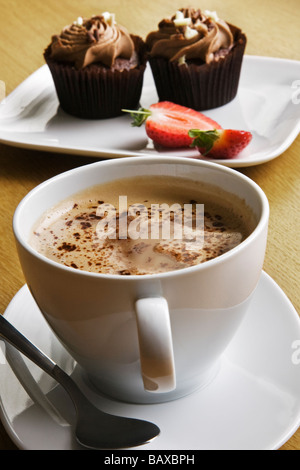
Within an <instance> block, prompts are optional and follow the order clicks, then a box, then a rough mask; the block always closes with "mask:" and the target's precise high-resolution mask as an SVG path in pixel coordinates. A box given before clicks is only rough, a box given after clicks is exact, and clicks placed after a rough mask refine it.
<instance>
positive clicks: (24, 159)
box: [0, 0, 300, 450]
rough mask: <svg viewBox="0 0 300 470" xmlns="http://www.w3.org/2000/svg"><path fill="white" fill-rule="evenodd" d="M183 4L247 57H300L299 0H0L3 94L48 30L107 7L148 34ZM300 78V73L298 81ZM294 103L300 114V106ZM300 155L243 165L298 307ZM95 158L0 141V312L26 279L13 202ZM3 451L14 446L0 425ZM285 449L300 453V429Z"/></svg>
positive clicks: (269, 261) (277, 276)
mask: <svg viewBox="0 0 300 470" xmlns="http://www.w3.org/2000/svg"><path fill="white" fill-rule="evenodd" d="M185 6H193V7H196V8H203V9H209V10H216V11H217V13H218V15H219V16H220V17H221V18H224V19H225V20H227V21H228V22H230V23H233V24H236V25H239V26H240V27H241V28H242V29H243V31H244V32H245V33H246V34H247V37H248V45H247V50H246V53H247V54H249V55H259V56H271V57H279V58H287V59H295V60H300V33H299V21H298V20H299V0H285V1H284V2H282V1H281V0H273V1H272V0H244V1H243V2H240V1H239V0H226V1H221V0H205V1H203V2H200V1H198V0H194V1H193V2H189V4H183V3H182V1H181V0H180V1H178V0H164V1H163V2H162V1H161V0H152V1H151V2H149V1H148V0H127V1H124V0H110V1H109V2H107V1H106V2H105V1H104V0H89V1H86V2H82V1H79V0H61V1H60V2H58V1H57V0H46V1H41V0H22V1H21V0H9V1H7V0H5V1H4V0H0V12H1V14H0V80H2V81H3V82H4V83H5V85H6V94H7V95H8V94H9V93H11V92H12V91H13V90H14V89H15V88H16V87H17V86H18V85H19V84H20V83H22V82H23V80H25V79H26V78H27V77H28V76H29V75H30V74H32V73H33V72H34V71H35V70H37V69H38V68H39V67H41V66H42V65H44V62H43V57H42V53H43V50H44V48H45V47H46V46H47V45H48V43H49V41H50V37H51V35H52V34H54V33H59V32H60V31H61V29H62V27H63V26H64V25H66V24H70V22H72V21H73V20H75V19H76V18H77V17H78V16H86V17H88V16H91V15H93V14H97V13H102V12H103V11H107V10H109V11H111V12H115V13H116V15H117V20H118V22H119V23H121V24H124V25H125V26H127V28H128V29H129V31H130V32H135V33H136V34H139V35H141V36H143V37H145V36H146V34H147V32H149V31H151V30H153V29H154V28H156V26H157V24H158V22H159V20H160V19H162V18H164V17H167V16H169V15H170V14H173V12H174V11H175V10H176V9H177V8H182V7H185ZM299 79H300V76H299V77H296V76H295V80H299ZM291 94H292V89H291ZM274 100H276V96H274ZM295 106H298V107H299V114H300V104H298V105H297V104H295ZM270 119H272V116H270ZM299 159H300V138H299V136H298V137H297V138H296V140H295V141H294V142H293V144H292V145H291V146H290V148H289V149H288V150H286V151H285V152H284V153H283V154H282V155H281V156H279V157H278V158H276V159H274V160H272V161H270V162H268V163H265V164H262V165H258V166H255V167H249V168H243V169H241V170H240V171H242V172H243V173H244V174H245V175H247V176H249V177H250V178H252V179H253V180H254V181H255V182H256V183H258V184H259V185H260V186H261V188H262V189H263V190H264V191H265V193H266V195H267V197H268V198H269V202H270V206H271V217H270V232H269V240H268V248H267V254H266V260H265V266H264V270H265V271H266V272H267V273H268V274H269V275H270V276H271V277H272V278H273V279H274V280H275V281H276V282H277V284H278V285H279V286H280V287H281V288H282V289H283V290H284V291H285V293H286V294H287V296H288V297H289V299H290V300H291V302H292V303H293V305H294V306H295V308H296V310H297V311H298V312H300V295H299V272H300V270H299V228H300V227H299V200H300V183H299V177H300V172H299V169H300V163H299V161H300V160H299ZM92 161H94V159H91V158H86V157H80V156H69V155H65V154H54V153H53V154H52V153H46V152H41V151H33V150H28V149H20V148H14V147H10V146H6V145H3V144H0V234H1V239H0V240H1V249H0V279H1V281H0V312H2V313H3V312H4V311H5V309H6V307H7V305H8V303H9V302H10V300H11V299H12V297H13V296H14V295H15V294H16V293H17V292H18V290H19V289H20V288H21V287H22V285H23V284H24V282H25V281H24V278H23V274H22V272H21V269H20V266H19V262H18V258H17V254H16V250H15V245H14V238H13V233H12V228H11V223H12V216H13V213H14V210H15V208H16V206H17V205H18V203H19V202H20V200H21V199H22V198H23V197H24V196H25V195H26V194H27V192H28V191H29V190H31V189H32V188H33V187H35V186H36V185H37V184H39V183H41V182H42V181H44V180H46V179H48V178H49V177H51V176H54V175H56V174H58V173H61V172H62V171H65V170H68V169H71V168H74V167H77V166H80V165H85V164H87V163H90V162H92ZM270 328H272V325H270ZM295 339H297V338H295ZM298 367H300V366H298ZM299 373H300V370H299ZM245 425H246V423H245ZM0 449H1V450H8V449H16V447H15V445H14V444H13V442H12V441H11V439H10V438H9V436H8V435H7V433H6V431H5V430H4V427H3V426H2V424H1V423H0ZM282 449H283V450H300V429H298V431H297V432H296V433H295V434H294V435H293V436H292V437H291V438H290V439H289V441H288V442H287V443H286V444H285V445H284V446H283V447H282Z"/></svg>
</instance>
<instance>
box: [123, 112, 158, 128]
mask: <svg viewBox="0 0 300 470" xmlns="http://www.w3.org/2000/svg"><path fill="white" fill-rule="evenodd" d="M122 111H123V112H124V113H129V114H130V116H131V117H132V119H133V122H132V123H131V125H132V126H133V127H141V126H142V125H143V124H144V122H146V121H147V119H148V117H149V116H151V114H152V113H151V111H150V110H149V109H146V108H140V109H138V110H136V111H133V110H130V109H122Z"/></svg>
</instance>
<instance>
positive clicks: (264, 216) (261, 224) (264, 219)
mask: <svg viewBox="0 0 300 470" xmlns="http://www.w3.org/2000/svg"><path fill="white" fill-rule="evenodd" d="M120 161H122V162H124V163H125V164H128V165H130V164H134V163H137V164H139V163H140V164H143V163H154V164H155V163H171V164H177V163H178V164H184V165H191V166H194V165H196V166H197V165H199V166H202V167H206V168H211V169H215V170H219V171H221V172H225V173H227V174H231V175H232V176H234V177H236V178H238V179H240V180H242V181H244V182H245V183H246V184H248V185H249V186H251V187H252V189H254V190H255V192H256V193H257V195H258V196H259V198H260V201H261V206H262V213H261V217H260V220H259V221H258V223H257V225H256V227H255V229H254V230H253V231H252V232H251V233H250V235H249V236H248V237H247V238H246V239H245V240H243V241H242V242H241V243H240V244H239V245H237V246H236V247H234V248H232V249H231V250H229V251H228V252H226V253H224V254H222V255H220V256H217V257H216V258H213V259H211V260H208V261H205V262H204V263H199V264H197V265H194V266H190V267H186V268H182V269H179V270H175V271H166V272H163V273H153V274H143V275H140V274H133V275H130V276H124V275H121V274H108V273H95V272H89V271H84V270H79V269H75V268H72V267H69V266H65V265H63V264H60V263H58V262H57V261H53V260H51V259H49V258H47V257H46V256H45V255H42V254H40V253H39V252H38V251H36V250H35V249H34V248H32V247H31V245H30V244H29V242H28V241H27V240H24V237H23V236H22V235H21V233H20V231H19V227H18V225H19V224H18V219H19V217H20V214H21V213H22V210H23V208H24V206H25V205H26V203H27V201H28V200H29V199H30V198H32V197H34V196H35V194H36V193H38V192H39V191H40V190H42V189H43V188H45V187H46V186H48V185H52V184H55V182H56V181H58V180H61V179H64V178H68V177H70V176H71V175H76V173H80V172H82V171H84V170H86V171H89V169H90V168H92V167H95V166H104V165H106V166H110V165H116V164H118V162H120ZM99 184H101V183H99ZM269 212H270V209H269V201H268V199H267V196H266V194H265V193H264V191H263V190H262V189H261V188H260V186H259V185H258V184H257V183H255V182H254V181H253V180H252V179H251V178H249V177H248V176H246V175H244V174H242V173H240V172H238V171H236V170H234V169H232V168H229V167H226V166H224V165H221V164H218V163H215V162H209V161H206V160H195V159H188V158H184V157H157V156H156V157H153V156H150V157H149V156H146V155H143V156H140V157H126V158H123V157H120V158H115V159H111V160H104V161H97V162H92V163H90V164H87V165H84V166H80V167H76V168H73V169H71V170H67V171H65V172H62V173H59V174H58V175H55V176H53V177H51V178H49V179H47V180H45V181H44V182H42V183H40V184H39V185H37V186H36V187H34V188H33V189H32V190H31V191H29V192H28V194H27V195H26V196H25V197H24V198H23V199H22V200H21V201H20V203H19V204H18V206H17V208H16V210H15V212H14V215H13V222H12V225H13V233H14V236H15V239H16V240H17V242H18V243H19V244H20V245H21V246H22V247H23V248H24V249H25V250H26V251H27V252H29V253H30V254H31V255H33V256H34V257H35V258H37V259H39V260H40V261H43V262H44V263H46V264H48V265H50V266H52V267H54V268H56V269H62V270H63V271H66V272H69V273H70V274H72V275H77V276H85V277H92V278H99V279H110V280H114V279H115V280H118V281H120V280H121V279H122V280H124V281H126V282H132V281H136V280H147V279H152V280H158V279H163V278H166V277H170V276H172V277H173V276H180V275H181V276H182V275H185V274H192V273H193V272H196V271H198V270H205V269H209V268H212V267H213V266H214V265H215V264H220V263H222V262H224V261H225V260H227V259H228V258H230V257H232V256H234V255H235V254H237V253H238V252H239V251H241V250H243V249H245V248H246V247H247V246H248V245H249V244H250V243H251V242H252V240H253V239H254V238H255V237H257V236H258V234H259V233H260V232H261V231H262V230H263V229H264V228H265V226H266V225H268V220H269Z"/></svg>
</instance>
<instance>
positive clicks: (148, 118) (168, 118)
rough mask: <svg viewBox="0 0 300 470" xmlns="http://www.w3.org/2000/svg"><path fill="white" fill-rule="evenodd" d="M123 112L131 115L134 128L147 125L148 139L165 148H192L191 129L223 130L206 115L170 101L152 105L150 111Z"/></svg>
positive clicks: (143, 109)
mask: <svg viewBox="0 0 300 470" xmlns="http://www.w3.org/2000/svg"><path fill="white" fill-rule="evenodd" d="M123 111H124V112H129V113H130V114H131V116H132V118H133V119H134V121H133V123H132V125H133V126H136V127H140V126H141V125H142V124H144V123H145V128H146V133H147V135H148V137H149V138H150V139H152V140H153V141H154V142H155V143H156V144H159V145H161V146H163V147H172V148H176V147H177V148H178V147H190V145H191V144H192V142H193V138H192V137H190V136H189V130H190V129H195V128H197V129H201V130H208V129H221V126H220V125H219V124H218V123H217V122H215V121H213V120H212V119H210V118H209V117H207V116H205V115H204V114H201V113H199V112H198V111H195V110H194V109H191V108H186V107H185V106H180V105H178V104H175V103H171V102H169V101H162V102H160V103H155V104H152V105H151V106H150V107H149V109H145V108H140V109H139V110H138V111H130V110H123Z"/></svg>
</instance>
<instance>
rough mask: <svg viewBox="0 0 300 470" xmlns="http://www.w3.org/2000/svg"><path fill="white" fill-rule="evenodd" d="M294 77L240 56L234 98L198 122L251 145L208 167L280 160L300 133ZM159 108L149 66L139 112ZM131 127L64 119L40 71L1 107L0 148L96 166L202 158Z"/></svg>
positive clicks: (279, 64)
mask: <svg viewBox="0 0 300 470" xmlns="http://www.w3.org/2000/svg"><path fill="white" fill-rule="evenodd" d="M299 74H300V61H296V60H288V59H279V58H273V57H259V56H248V55H246V56H245V57H244V60H243V66H242V70H241V77H240V83H239V89H238V94H237V96H236V98H235V99H234V100H233V101H231V102H230V103H228V104H226V105H224V106H220V107H219V108H215V109H211V110H208V111H205V112H204V114H206V115H207V116H209V117H211V118H212V119H214V120H215V121H217V122H218V123H219V124H220V125H221V126H222V127H224V128H227V129H243V130H247V131H250V132H252V134H253V139H252V141H251V143H250V145H249V146H248V147H247V148H246V149H244V150H243V151H242V152H241V153H240V154H239V155H238V156H237V157H236V158H233V159H229V160H210V161H214V162H216V163H219V164H222V165H225V166H230V167H232V168H239V167H248V166H253V165H259V164H261V163H265V162H268V161H270V160H273V159H274V158H276V157H278V156H279V155H281V154H282V153H283V152H284V151H285V150H286V149H287V148H288V147H289V146H290V145H291V144H292V143H293V142H294V140H295V139H296V137H297V136H298V134H299V131H300V118H299V110H298V107H297V106H296V104H297V102H298V97H297V79H298V78H299ZM275 97H276V99H275ZM157 101H158V97H157V92H156V89H155V85H154V80H153V76H152V73H151V69H150V67H149V66H148V67H147V69H146V73H145V78H144V86H143V92H142V96H141V106H143V107H144V108H147V107H149V106H150V105H151V104H153V103H156V102H157ZM131 121H132V119H131V117H130V116H129V115H125V116H120V117H117V118H113V119H102V120H83V119H77V118H75V117H72V116H69V115H67V114H66V113H64V112H63V111H62V110H61V108H60V107H59V103H58V99H57V96H56V93H55V88H54V84H53V80H52V77H51V74H50V71H49V69H48V67H47V65H44V66H43V67H41V68H39V69H38V70H37V71H36V72H34V73H33V74H32V75H30V76H29V77H28V78H27V79H26V80H25V81H24V82H23V83H21V84H20V85H19V86H18V87H17V88H16V89H15V90H14V91H13V92H12V93H11V94H10V95H8V96H7V97H6V98H5V99H4V100H2V102H0V142H3V143H5V144H8V145H12V146H17V147H25V148H32V149H36V150H44V151H48V152H59V153H68V154H79V155H84V156H89V157H95V158H99V157H105V158H120V157H128V156H131V157H133V156H137V157H138V156H141V155H151V156H153V157H155V156H178V157H190V158H199V159H200V158H204V157H200V155H199V152H198V151H197V150H196V149H191V148H187V149H163V148H160V149H158V148H156V147H154V146H153V142H152V141H151V140H149V139H148V138H147V135H146V132H145V128H144V126H142V127H140V128H137V127H132V126H131ZM116 135H117V136H118V138H117V139H116Z"/></svg>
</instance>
